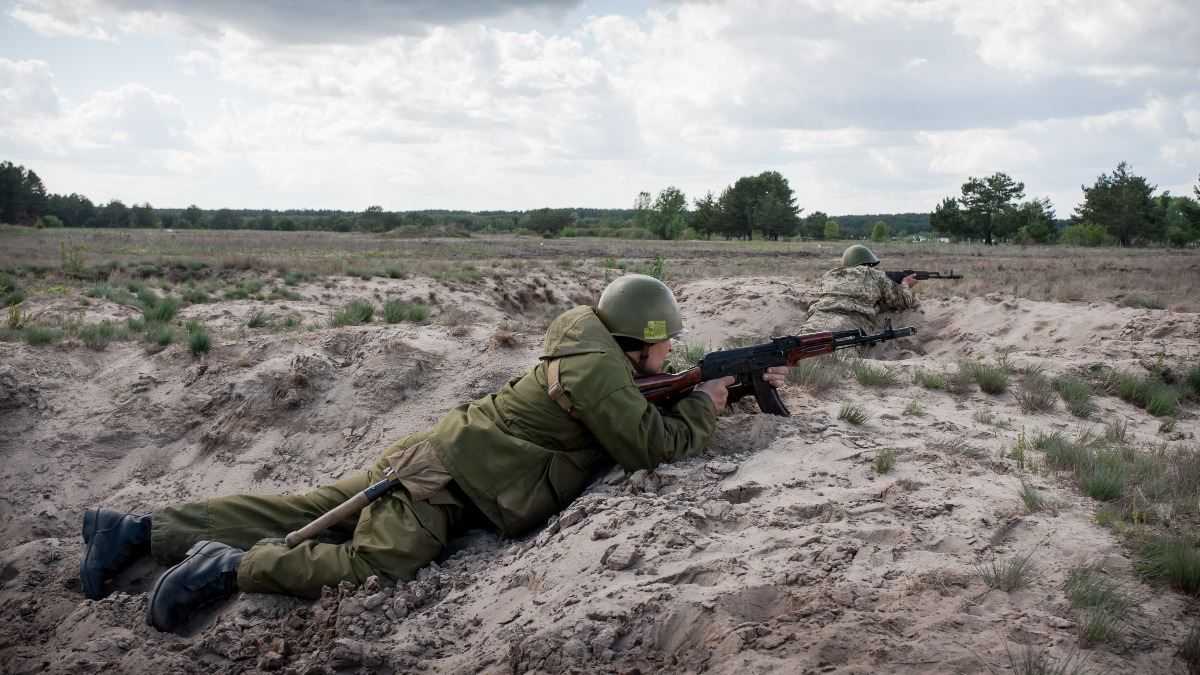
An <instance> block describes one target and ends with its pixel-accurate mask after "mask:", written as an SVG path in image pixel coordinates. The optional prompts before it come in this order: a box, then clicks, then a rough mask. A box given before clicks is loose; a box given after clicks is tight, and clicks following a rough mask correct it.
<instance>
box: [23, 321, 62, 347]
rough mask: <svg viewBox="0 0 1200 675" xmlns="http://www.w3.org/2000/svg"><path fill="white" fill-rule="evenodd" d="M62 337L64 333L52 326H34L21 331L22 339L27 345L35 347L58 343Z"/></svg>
mask: <svg viewBox="0 0 1200 675" xmlns="http://www.w3.org/2000/svg"><path fill="white" fill-rule="evenodd" d="M61 337H62V331H61V330H59V329H57V328H52V327H50V326H38V325H32V326H26V327H25V328H23V329H22V330H21V338H22V339H23V340H25V342H26V344H29V345H33V346H37V345H48V344H50V343H53V342H57V341H58V339H59V338H61Z"/></svg>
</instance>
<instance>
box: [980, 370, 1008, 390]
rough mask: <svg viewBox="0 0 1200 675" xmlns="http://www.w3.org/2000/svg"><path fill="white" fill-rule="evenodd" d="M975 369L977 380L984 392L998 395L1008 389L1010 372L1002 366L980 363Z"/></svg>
mask: <svg viewBox="0 0 1200 675" xmlns="http://www.w3.org/2000/svg"><path fill="white" fill-rule="evenodd" d="M974 371H975V372H974V375H975V382H976V383H977V384H978V385H979V389H980V390H981V391H983V392H984V393H987V394H992V395H997V394H1003V393H1004V392H1005V391H1007V390H1008V373H1007V372H1005V371H1004V370H1003V369H1002V368H997V367H994V366H988V365H982V364H980V365H977V366H975V368H974Z"/></svg>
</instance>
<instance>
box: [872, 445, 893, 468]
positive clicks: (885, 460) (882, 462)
mask: <svg viewBox="0 0 1200 675" xmlns="http://www.w3.org/2000/svg"><path fill="white" fill-rule="evenodd" d="M895 465H896V451H895V450H893V449H892V448H886V449H884V450H881V451H880V452H879V454H878V455H875V472H876V473H887V472H888V471H891V470H892V467H893V466H895Z"/></svg>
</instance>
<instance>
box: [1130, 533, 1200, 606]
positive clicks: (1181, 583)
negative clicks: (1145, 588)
mask: <svg viewBox="0 0 1200 675" xmlns="http://www.w3.org/2000/svg"><path fill="white" fill-rule="evenodd" d="M1133 568H1134V570H1136V571H1137V572H1138V573H1139V574H1141V575H1142V576H1143V577H1145V578H1146V579H1148V580H1151V581H1160V582H1166V583H1168V584H1170V585H1171V586H1172V587H1174V588H1176V589H1178V590H1180V591H1183V592H1184V593H1187V594H1188V595H1200V555H1197V553H1196V543H1195V541H1194V540H1192V539H1191V538H1188V537H1181V536H1163V537H1155V538H1152V539H1150V540H1149V541H1147V542H1146V543H1144V544H1142V545H1141V546H1140V547H1139V548H1138V550H1137V558H1136V559H1135V560H1134V563H1133Z"/></svg>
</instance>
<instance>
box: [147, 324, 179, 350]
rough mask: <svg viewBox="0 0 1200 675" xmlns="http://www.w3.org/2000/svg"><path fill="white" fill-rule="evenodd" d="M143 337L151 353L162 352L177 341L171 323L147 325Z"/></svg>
mask: <svg viewBox="0 0 1200 675" xmlns="http://www.w3.org/2000/svg"><path fill="white" fill-rule="evenodd" d="M143 330H144V331H145V332H144V334H143V337H144V339H145V342H146V347H147V348H148V350H149V351H152V352H154V351H160V350H162V349H163V348H165V347H166V346H167V345H169V344H171V343H172V342H174V341H175V328H174V327H172V326H171V324H169V323H160V322H153V323H146V324H144V328H143Z"/></svg>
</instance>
